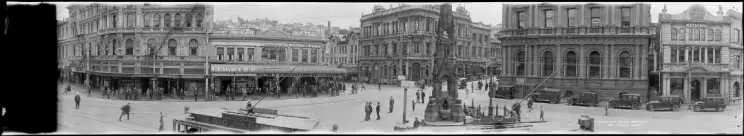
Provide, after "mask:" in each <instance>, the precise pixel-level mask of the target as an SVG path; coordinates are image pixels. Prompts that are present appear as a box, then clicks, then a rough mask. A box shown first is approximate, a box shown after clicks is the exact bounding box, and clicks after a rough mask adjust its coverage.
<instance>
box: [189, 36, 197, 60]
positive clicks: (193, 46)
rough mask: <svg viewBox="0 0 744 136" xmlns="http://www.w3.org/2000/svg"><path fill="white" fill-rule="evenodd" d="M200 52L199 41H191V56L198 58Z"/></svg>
mask: <svg viewBox="0 0 744 136" xmlns="http://www.w3.org/2000/svg"><path fill="white" fill-rule="evenodd" d="M198 50H199V41H197V40H196V39H191V41H189V55H190V56H196V55H197V53H198V52H197V51H198Z"/></svg>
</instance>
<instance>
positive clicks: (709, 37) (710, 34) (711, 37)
mask: <svg viewBox="0 0 744 136" xmlns="http://www.w3.org/2000/svg"><path fill="white" fill-rule="evenodd" d="M707 35H708V41H713V40H714V39H715V32H713V29H708V34H707Z"/></svg>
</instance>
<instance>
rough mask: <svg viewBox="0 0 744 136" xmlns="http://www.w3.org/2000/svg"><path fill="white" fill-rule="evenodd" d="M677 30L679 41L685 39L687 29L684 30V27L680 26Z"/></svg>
mask: <svg viewBox="0 0 744 136" xmlns="http://www.w3.org/2000/svg"><path fill="white" fill-rule="evenodd" d="M677 32H678V33H679V34H678V36H679V38H677V39H678V40H680V41H684V40H685V37H687V35H686V32H687V30H685V28H681V29H679V31H677Z"/></svg>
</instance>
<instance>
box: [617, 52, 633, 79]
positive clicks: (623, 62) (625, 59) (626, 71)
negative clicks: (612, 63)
mask: <svg viewBox="0 0 744 136" xmlns="http://www.w3.org/2000/svg"><path fill="white" fill-rule="evenodd" d="M631 60H633V59H632V57H631V56H630V53H628V51H623V52H622V53H620V55H619V57H618V64H620V69H619V74H620V77H621V78H629V77H630V68H632V67H633V62H632V61H631Z"/></svg>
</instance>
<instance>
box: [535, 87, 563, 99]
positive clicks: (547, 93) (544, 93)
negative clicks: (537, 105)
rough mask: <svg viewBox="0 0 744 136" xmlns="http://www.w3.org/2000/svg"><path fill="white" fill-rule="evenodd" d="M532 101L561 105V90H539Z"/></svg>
mask: <svg viewBox="0 0 744 136" xmlns="http://www.w3.org/2000/svg"><path fill="white" fill-rule="evenodd" d="M532 99H533V100H535V102H547V103H559V102H561V90H559V89H553V88H545V89H542V90H537V91H535V93H534V94H533V95H532Z"/></svg>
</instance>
